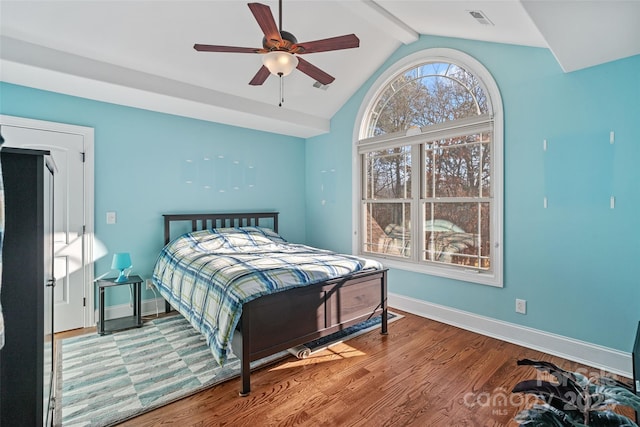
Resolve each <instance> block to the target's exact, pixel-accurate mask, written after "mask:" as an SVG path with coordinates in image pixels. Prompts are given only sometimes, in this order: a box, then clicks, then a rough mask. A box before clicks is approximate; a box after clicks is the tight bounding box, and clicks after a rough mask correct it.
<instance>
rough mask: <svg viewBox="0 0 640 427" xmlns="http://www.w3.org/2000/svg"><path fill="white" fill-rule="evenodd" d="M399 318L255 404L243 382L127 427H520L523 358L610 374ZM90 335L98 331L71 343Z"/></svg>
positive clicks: (314, 361)
mask: <svg viewBox="0 0 640 427" xmlns="http://www.w3.org/2000/svg"><path fill="white" fill-rule="evenodd" d="M396 312H399V311H396ZM399 313H401V312H399ZM402 314H404V315H405V317H404V318H402V319H400V320H397V321H395V322H392V323H390V324H389V334H388V335H387V336H382V335H380V334H379V333H377V332H375V331H374V332H369V333H367V334H364V335H361V336H359V337H356V338H353V339H351V340H349V341H347V342H345V343H342V344H340V345H339V346H336V347H333V348H332V349H331V350H325V351H324V352H322V353H320V354H317V355H314V356H313V357H311V358H309V359H305V360H297V359H295V358H293V357H291V358H289V359H287V360H284V361H281V362H279V363H277V364H275V365H272V366H270V367H265V368H262V369H260V370H258V371H255V372H254V373H252V375H251V386H252V392H251V394H250V395H249V396H248V397H244V398H243V397H239V396H238V391H239V389H240V385H239V380H238V379H236V380H232V381H228V382H227V383H224V384H221V385H218V386H216V387H214V388H212V389H209V390H207V391H204V392H201V393H198V394H196V395H193V396H191V397H188V398H185V399H182V400H180V401H178V402H175V403H173V404H170V405H167V406H165V407H162V408H160V409H157V410H155V411H153V412H150V413H147V414H143V415H141V416H139V417H137V418H134V419H132V420H129V421H128V422H125V423H123V424H121V425H122V426H131V427H133V426H136V427H141V426H159V425H163V426H164V425H175V426H181V427H184V426H218V425H225V426H255V427H258V426H299V425H300V426H491V427H498V426H517V423H515V422H514V421H512V420H513V417H514V415H515V414H516V413H517V412H519V410H520V409H522V408H523V407H527V406H530V404H531V403H532V402H534V401H535V399H533V398H531V397H527V396H523V395H519V394H512V393H511V389H512V388H513V386H514V385H515V384H516V383H517V382H519V381H522V380H525V379H534V378H536V375H537V371H536V370H535V369H534V368H529V367H519V366H517V365H516V361H517V360H518V359H522V358H528V359H538V360H547V361H550V362H553V363H555V364H557V365H559V366H561V367H563V368H565V369H569V370H573V371H575V370H580V371H581V372H582V373H583V374H585V375H590V374H591V375H600V374H603V373H602V372H599V371H598V370H596V369H594V368H588V367H585V366H583V365H579V364H577V363H574V362H569V361H567V360H564V359H561V358H558V357H554V356H550V355H547V354H544V353H541V352H538V351H535V350H530V349H527V348H523V347H519V346H517V345H514V344H509V343H506V342H502V341H499V340H496V339H493V338H488V337H485V336H482V335H478V334H475V333H472V332H468V331H465V330H462V329H458V328H456V327H453V326H448V325H445V324H442V323H439V322H435V321H432V320H428V319H425V318H422V317H418V316H414V315H411V314H407V313H402ZM87 331H91V329H86V330H81V331H76V332H75V333H74V334H75V335H77V334H79V333H83V332H87ZM93 332H94V333H95V328H93ZM67 334H69V333H67ZM62 337H65V335H62ZM622 380H625V381H627V382H628V380H627V379H622ZM624 413H625V415H627V416H632V412H629V411H625V412H624Z"/></svg>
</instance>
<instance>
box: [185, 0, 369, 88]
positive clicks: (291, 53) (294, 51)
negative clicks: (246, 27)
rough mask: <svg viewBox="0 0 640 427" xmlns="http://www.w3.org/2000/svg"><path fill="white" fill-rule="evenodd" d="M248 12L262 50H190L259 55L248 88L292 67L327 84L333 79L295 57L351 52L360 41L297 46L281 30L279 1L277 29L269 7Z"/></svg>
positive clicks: (347, 38) (202, 46) (255, 6)
mask: <svg viewBox="0 0 640 427" xmlns="http://www.w3.org/2000/svg"><path fill="white" fill-rule="evenodd" d="M248 6H249V9H251V13H253V16H254V18H255V19H256V21H258V25H259V26H260V29H261V30H262V32H263V33H264V37H263V39H262V48H251V47H237V46H217V45H207V44H195V45H193V48H194V49H195V50H197V51H199V52H231V53H259V54H263V55H264V56H263V58H262V62H263V64H264V65H263V66H262V67H261V68H260V69H259V70H258V72H257V73H256V75H255V76H254V77H253V79H251V81H250V82H249V84H250V85H253V86H259V85H261V84H263V83H264V82H265V81H266V80H267V77H269V74H274V75H277V76H280V77H283V76H286V75H288V74H290V73H291V72H292V71H293V69H294V68H297V69H298V70H300V71H302V72H303V73H305V74H306V75H308V76H309V77H311V78H313V79H315V80H317V81H318V82H320V83H321V84H323V85H328V84H330V83H331V82H333V81H334V80H335V78H334V77H333V76H331V75H329V74H328V73H326V72H324V71H322V70H321V69H320V68H318V67H316V66H315V65H313V64H311V63H309V62H308V61H306V60H304V59H302V58H301V57H299V56H298V55H303V54H307V53H316V52H327V51H332V50H340V49H351V48H355V47H359V46H360V39H358V37H356V36H355V34H349V35H344V36H338V37H332V38H328V39H322V40H314V41H310V42H304V43H298V40H297V39H296V38H295V36H294V35H293V34H291V33H289V32H287V31H283V30H282V0H279V2H278V6H279V24H280V25H279V27H278V26H276V21H275V19H274V18H273V15H272V14H271V9H270V8H269V6H267V5H264V4H260V3H248Z"/></svg>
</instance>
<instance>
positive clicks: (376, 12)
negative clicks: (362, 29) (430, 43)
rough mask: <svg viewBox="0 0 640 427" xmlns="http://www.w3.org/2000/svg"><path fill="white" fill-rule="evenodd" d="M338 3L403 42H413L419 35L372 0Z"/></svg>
mask: <svg viewBox="0 0 640 427" xmlns="http://www.w3.org/2000/svg"><path fill="white" fill-rule="evenodd" d="M340 5H341V6H344V7H346V8H348V9H350V10H351V11H352V12H354V13H356V14H357V15H358V16H360V17H361V18H362V19H364V20H365V21H367V22H369V23H371V24H373V25H375V26H376V27H378V28H380V30H381V31H383V32H385V33H386V34H388V35H390V36H391V37H393V38H395V39H396V40H398V41H400V42H402V43H404V44H410V43H413V42H415V41H417V40H418V38H419V37H420V35H419V34H418V33H417V32H416V31H415V30H414V29H413V28H411V27H409V26H408V25H407V24H405V23H404V22H402V21H401V20H400V19H398V18H396V17H395V16H394V15H392V14H391V13H389V12H388V11H387V10H386V9H385V8H383V7H382V6H380V5H379V4H378V3H376V2H375V1H373V0H353V1H344V2H340Z"/></svg>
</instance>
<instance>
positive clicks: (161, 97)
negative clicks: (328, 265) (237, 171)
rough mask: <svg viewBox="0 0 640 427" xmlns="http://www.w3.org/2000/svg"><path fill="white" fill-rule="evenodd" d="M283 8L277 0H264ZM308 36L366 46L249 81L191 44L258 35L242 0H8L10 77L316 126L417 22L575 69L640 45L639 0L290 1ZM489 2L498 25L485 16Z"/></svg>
mask: <svg viewBox="0 0 640 427" xmlns="http://www.w3.org/2000/svg"><path fill="white" fill-rule="evenodd" d="M258 1H260V2H262V3H264V4H267V5H269V6H270V7H271V10H272V12H273V14H274V16H275V17H276V20H277V16H278V3H277V1H275V0H268V1H267V0H258ZM283 3H284V4H283V11H282V14H283V29H285V30H286V31H289V32H291V33H293V34H294V35H295V36H296V37H297V38H298V41H300V42H303V41H311V40H316V39H324V38H328V37H334V36H339V35H343V34H351V33H354V34H356V35H357V36H358V37H359V38H360V48H358V49H350V50H342V51H334V52H323V53H315V54H308V55H305V59H307V60H308V61H309V62H311V63H313V64H314V65H316V66H318V67H320V68H321V69H323V70H324V71H326V72H328V73H329V74H331V75H333V76H334V77H335V78H336V80H335V81H334V82H333V83H332V84H331V85H329V86H328V87H326V88H325V89H319V88H315V87H313V83H314V81H313V80H312V79H311V78H310V77H308V76H306V75H305V74H303V73H301V72H299V71H297V70H296V71H294V72H293V73H292V74H291V75H290V76H287V77H285V78H284V95H285V103H284V106H283V107H281V108H280V107H278V106H277V104H278V100H279V91H280V87H279V79H278V78H277V77H274V76H270V77H269V79H267V81H266V83H265V84H264V85H262V86H257V87H256V86H250V85H249V84H248V82H249V81H250V80H251V78H252V77H253V75H254V74H255V73H256V72H257V70H258V69H259V68H260V66H261V58H260V56H259V55H255V54H237V53H209V52H196V51H195V50H194V49H193V44H194V43H202V44H218V45H231V46H242V47H260V46H261V41H262V33H261V30H260V27H259V26H258V25H257V23H256V22H255V19H254V18H253V15H252V14H251V12H250V10H249V8H248V7H247V4H246V2H244V1H240V0H213V1H204V0H196V1H185V0H173V1H167V0H164V1H162V0H156V1H140V0H119V1H116V0H84V1H59V0H47V1H29V0H19V1H7V0H0V67H1V68H0V78H1V79H2V80H3V81H6V82H10V83H16V84H23V85H28V86H32V87H36V88H41V89H45V90H52V91H57V92H62V93H67V94H71V95H78V96H83V97H87V98H92V99H99V100H104V101H107V102H115V103H119V104H124V105H131V106H135V107H140V108H148V109H152V110H157V111H164V112H168V113H172V114H179V115H184V116H189V117H195V118H200V119H204V120H211V121H216V122H220V123H227V124H232V125H238V126H244V127H249V128H254V129H260V130H265V131H270V132H277V133H282V134H286V135H294V136H300V137H310V136H314V135H318V134H321V133H325V132H328V131H329V126H330V119H331V117H332V116H333V115H334V114H335V113H336V112H337V111H338V110H339V109H340V108H341V107H342V106H343V105H344V103H345V102H346V101H347V100H348V99H349V98H350V97H351V96H352V95H353V94H354V93H355V91H356V90H358V89H359V88H360V87H361V85H362V84H363V83H364V82H365V81H366V80H367V79H368V78H369V77H370V76H371V75H372V74H373V73H374V72H375V71H376V70H377V69H378V68H379V67H380V66H381V65H382V64H383V63H384V61H385V60H387V59H388V58H389V56H390V55H391V54H392V53H393V52H394V51H395V50H396V49H397V48H398V47H399V46H401V45H402V44H409V43H412V42H414V41H416V40H417V39H418V37H419V35H420V34H424V35H427V36H429V35H436V36H446V37H460V38H466V39H472V40H483V41H491V42H499V43H508V44H517V45H525V46H536V47H543V48H549V49H550V50H551V52H552V53H553V55H554V56H555V58H556V60H557V61H558V63H559V64H560V66H561V67H562V69H563V70H564V71H566V72H570V71H575V70H578V69H582V68H586V67H589V66H593V65H597V64H601V63H604V62H608V61H612V60H616V59H620V58H624V57H627V56H632V55H638V54H640V25H638V19H639V18H640V0H595V1H588V0H493V1H491V0H466V1H464V0H422V1H418V0H375V1H373V0H341V1H338V0H330V1H327V0H322V1H320V0H284V2H283ZM472 10H480V11H482V12H483V13H484V14H485V15H486V16H487V17H488V19H489V20H490V21H491V22H492V23H493V25H481V24H480V23H478V22H477V21H476V20H475V19H473V18H472V17H471V15H470V14H469V11H472Z"/></svg>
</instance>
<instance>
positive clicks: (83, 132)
mask: <svg viewBox="0 0 640 427" xmlns="http://www.w3.org/2000/svg"><path fill="white" fill-rule="evenodd" d="M5 125H6V126H13V127H20V128H26V129H35V130H41V131H49V132H58V133H67V134H71V135H79V136H80V137H82V140H83V142H84V177H83V178H84V239H83V241H84V245H83V246H84V254H83V255H84V257H83V258H84V259H83V266H82V269H83V273H84V274H83V278H84V296H85V298H86V300H85V306H84V316H83V320H84V325H83V327H85V328H86V327H88V326H90V325H95V302H94V301H95V297H94V289H93V279H94V272H93V267H92V265H93V261H94V252H93V250H94V238H95V233H94V230H95V228H94V182H95V181H94V159H95V151H94V149H95V147H94V145H95V141H94V129H93V128H91V127H86V126H77V125H70V124H66V123H58V122H49V121H44V120H36V119H28V118H25V117H16V116H7V115H3V114H0V126H5Z"/></svg>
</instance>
